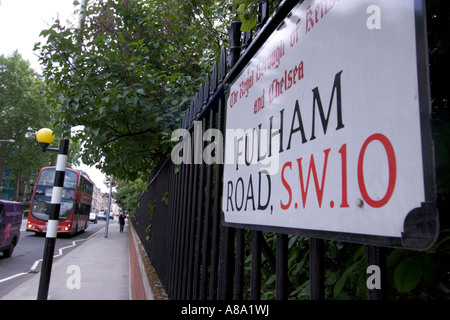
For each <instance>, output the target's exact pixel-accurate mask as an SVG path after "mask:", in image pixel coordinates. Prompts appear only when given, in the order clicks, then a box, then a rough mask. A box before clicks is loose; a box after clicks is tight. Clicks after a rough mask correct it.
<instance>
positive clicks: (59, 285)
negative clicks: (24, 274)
mask: <svg viewBox="0 0 450 320" xmlns="http://www.w3.org/2000/svg"><path fill="white" fill-rule="evenodd" d="M56 241H58V240H56ZM136 242H139V240H138V238H137V236H136V235H135V233H134V229H133V227H132V226H129V224H128V221H127V223H126V225H125V228H124V232H119V224H118V223H110V224H109V227H108V237H106V238H105V230H104V228H103V229H101V230H99V231H98V232H97V233H95V234H93V235H92V236H91V237H89V238H88V239H87V240H85V241H83V243H81V244H79V245H78V246H77V247H76V248H75V249H73V250H72V251H70V252H69V253H67V254H65V255H64V256H62V257H60V258H58V259H54V260H53V266H52V272H51V278H50V286H49V292H48V300H150V299H153V296H152V293H151V289H150V287H149V286H148V279H147V278H146V274H142V270H143V266H142V261H141V254H140V253H139V250H138V249H137V248H138V247H137V246H138V244H137V243H136ZM136 253H137V254H136ZM130 258H131V259H130ZM144 273H145V272H144ZM39 281H40V272H36V273H30V274H29V279H27V280H26V281H24V282H22V283H21V284H20V285H19V286H17V287H16V288H14V289H13V290H11V291H10V292H9V293H8V294H6V295H5V296H3V297H2V298H1V300H36V299H37V292H38V288H39Z"/></svg>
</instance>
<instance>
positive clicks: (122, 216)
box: [119, 212, 126, 232]
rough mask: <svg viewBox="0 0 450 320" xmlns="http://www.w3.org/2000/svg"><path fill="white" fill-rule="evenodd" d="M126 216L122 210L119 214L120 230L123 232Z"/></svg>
mask: <svg viewBox="0 0 450 320" xmlns="http://www.w3.org/2000/svg"><path fill="white" fill-rule="evenodd" d="M125 218H126V216H125V212H122V213H121V214H120V215H119V225H120V232H123V226H124V225H125Z"/></svg>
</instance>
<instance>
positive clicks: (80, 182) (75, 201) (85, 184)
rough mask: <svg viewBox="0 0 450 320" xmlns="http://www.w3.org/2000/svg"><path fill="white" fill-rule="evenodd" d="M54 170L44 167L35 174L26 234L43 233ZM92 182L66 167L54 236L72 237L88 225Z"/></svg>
mask: <svg viewBox="0 0 450 320" xmlns="http://www.w3.org/2000/svg"><path fill="white" fill-rule="evenodd" d="M54 180H55V167H45V168H42V169H41V171H40V172H39V176H38V179H37V181H36V185H35V186H34V191H33V196H32V198H31V203H30V212H29V214H28V223H27V231H33V232H35V233H36V234H44V233H45V232H46V231H47V221H48V216H49V214H50V202H51V198H52V191H53V183H54ZM93 189H94V186H93V183H92V181H90V179H89V178H88V177H87V176H85V175H84V174H83V173H81V172H80V171H77V170H74V169H70V168H66V173H65V175H64V187H63V192H62V199H61V209H60V212H59V223H58V231H57V232H58V233H66V234H70V235H74V234H76V233H77V232H80V231H84V230H85V229H87V227H88V226H89V213H90V211H91V202H92V192H93Z"/></svg>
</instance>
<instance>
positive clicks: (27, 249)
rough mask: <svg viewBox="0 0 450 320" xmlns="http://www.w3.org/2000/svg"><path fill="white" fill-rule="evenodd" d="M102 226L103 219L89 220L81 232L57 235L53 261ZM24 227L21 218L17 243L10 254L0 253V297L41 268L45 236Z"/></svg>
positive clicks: (103, 224)
mask: <svg viewBox="0 0 450 320" xmlns="http://www.w3.org/2000/svg"><path fill="white" fill-rule="evenodd" d="M109 223H110V224H113V223H117V219H115V220H114V221H112V220H110V221H109ZM104 227H105V221H99V222H98V223H97V224H94V223H92V222H91V223H89V227H88V228H87V229H86V231H84V232H83V233H80V234H77V235H75V236H73V237H68V236H58V238H57V239H56V247H55V253H54V260H53V261H56V259H58V258H59V257H61V256H62V255H65V254H67V253H68V252H70V251H71V250H73V249H74V248H76V246H77V245H79V244H81V243H83V242H84V241H85V240H86V239H88V238H89V237H90V236H92V235H93V234H95V233H96V232H101V229H104ZM25 228H26V220H23V221H22V226H21V232H20V239H19V243H18V244H17V246H16V247H15V249H14V252H13V254H12V256H11V257H10V258H4V257H3V256H2V254H1V253H0V297H2V296H4V295H5V294H6V293H8V292H9V291H10V290H11V289H13V288H15V287H17V286H18V285H20V284H21V283H23V282H24V281H26V280H27V279H28V278H29V277H30V276H31V273H36V272H39V271H40V269H41V266H42V261H41V259H42V257H43V254H44V245H45V236H36V235H35V234H34V233H33V232H26V231H25Z"/></svg>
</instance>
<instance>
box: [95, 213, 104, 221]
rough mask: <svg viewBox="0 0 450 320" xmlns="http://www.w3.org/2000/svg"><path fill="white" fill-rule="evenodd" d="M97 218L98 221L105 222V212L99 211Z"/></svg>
mask: <svg viewBox="0 0 450 320" xmlns="http://www.w3.org/2000/svg"><path fill="white" fill-rule="evenodd" d="M97 218H98V220H105V221H106V212H105V211H100V212H99V213H98V216H97Z"/></svg>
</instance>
